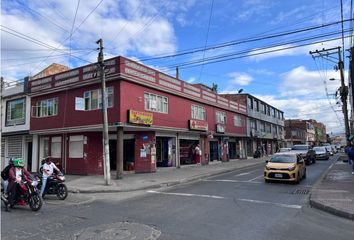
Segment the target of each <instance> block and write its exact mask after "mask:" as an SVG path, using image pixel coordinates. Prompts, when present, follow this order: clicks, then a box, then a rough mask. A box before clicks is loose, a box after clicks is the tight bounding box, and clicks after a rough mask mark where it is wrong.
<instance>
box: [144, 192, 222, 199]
mask: <svg viewBox="0 0 354 240" xmlns="http://www.w3.org/2000/svg"><path fill="white" fill-rule="evenodd" d="M147 192H148V193H156V194H163V195H175V196H184V197H204V198H214V199H224V197H222V196H215V195H203V194H192V193H172V192H158V191H152V190H149V191H147Z"/></svg>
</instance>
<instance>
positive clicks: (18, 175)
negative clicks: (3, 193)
mask: <svg viewBox="0 0 354 240" xmlns="http://www.w3.org/2000/svg"><path fill="white" fill-rule="evenodd" d="M12 162H13V166H12V167H11V168H10V171H9V187H8V194H9V203H10V205H13V204H15V201H16V199H17V193H18V189H19V188H20V187H21V186H22V185H23V183H22V181H23V180H26V181H29V182H31V181H32V180H31V179H32V175H31V174H30V173H29V172H28V171H27V169H26V168H24V166H25V164H24V163H23V160H22V159H21V158H18V159H14V160H13V161H12ZM19 204H20V205H21V204H22V202H20V203H19Z"/></svg>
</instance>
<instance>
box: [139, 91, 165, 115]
mask: <svg viewBox="0 0 354 240" xmlns="http://www.w3.org/2000/svg"><path fill="white" fill-rule="evenodd" d="M144 100H145V101H144V106H145V110H148V111H153V112H160V113H168V98H167V97H164V96H160V95H156V94H152V93H145V94H144Z"/></svg>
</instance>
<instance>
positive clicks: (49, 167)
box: [40, 156, 61, 196]
mask: <svg viewBox="0 0 354 240" xmlns="http://www.w3.org/2000/svg"><path fill="white" fill-rule="evenodd" d="M42 168H43V174H42V186H41V193H40V194H41V196H43V193H44V190H45V187H46V185H47V178H48V177H50V176H51V175H52V174H53V172H54V169H55V170H56V171H58V172H59V173H61V171H60V170H59V168H58V167H57V166H55V164H54V163H53V162H52V160H51V157H49V156H48V157H46V158H45V163H44V164H43V166H42Z"/></svg>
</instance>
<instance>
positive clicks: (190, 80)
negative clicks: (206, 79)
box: [187, 77, 196, 83]
mask: <svg viewBox="0 0 354 240" xmlns="http://www.w3.org/2000/svg"><path fill="white" fill-rule="evenodd" d="M195 80H196V78H195V77H190V78H189V79H188V80H187V83H193V82H195Z"/></svg>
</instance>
